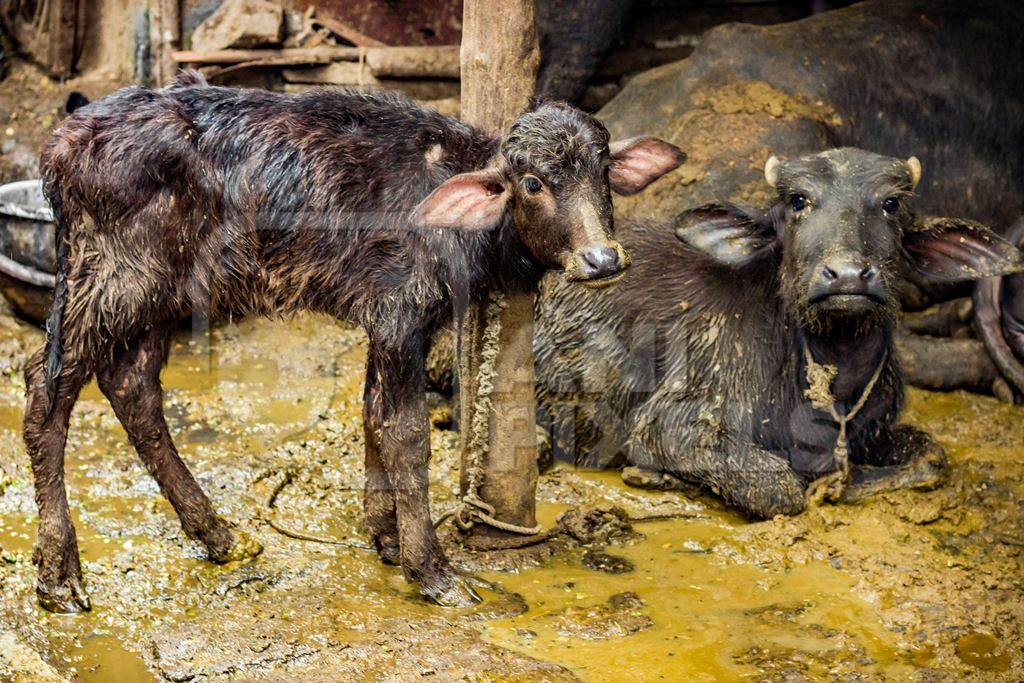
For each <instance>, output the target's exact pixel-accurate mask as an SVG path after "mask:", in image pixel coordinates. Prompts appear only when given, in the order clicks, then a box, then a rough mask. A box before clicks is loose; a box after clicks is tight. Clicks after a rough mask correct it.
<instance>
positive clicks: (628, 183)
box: [608, 137, 686, 195]
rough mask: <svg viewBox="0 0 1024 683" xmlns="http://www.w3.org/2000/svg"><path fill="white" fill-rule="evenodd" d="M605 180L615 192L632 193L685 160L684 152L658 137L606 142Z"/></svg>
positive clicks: (672, 169)
mask: <svg viewBox="0 0 1024 683" xmlns="http://www.w3.org/2000/svg"><path fill="white" fill-rule="evenodd" d="M608 152H609V153H610V154H611V155H612V165H611V167H610V168H609V169H608V181H609V183H611V186H612V190H614V191H615V193H616V194H621V195H630V194H636V193H637V192H639V191H640V190H642V189H644V188H645V187H647V186H648V185H650V184H651V183H653V182H654V181H655V180H657V179H658V178H660V177H661V176H663V175H665V174H666V173H668V172H669V171H674V170H675V169H677V168H679V165H680V164H682V163H683V162H684V161H686V153H685V152H683V151H682V150H681V149H679V148H678V147H676V146H675V145H673V144H672V143H670V142H665V141H664V140H661V139H659V138H652V137H639V138H629V139H628V140H616V141H615V142H612V143H611V144H610V145H608Z"/></svg>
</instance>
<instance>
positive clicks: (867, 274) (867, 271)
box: [860, 266, 875, 282]
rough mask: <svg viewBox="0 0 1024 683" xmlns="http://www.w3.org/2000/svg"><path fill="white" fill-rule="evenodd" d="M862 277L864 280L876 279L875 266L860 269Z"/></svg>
mask: <svg viewBox="0 0 1024 683" xmlns="http://www.w3.org/2000/svg"><path fill="white" fill-rule="evenodd" d="M860 279H861V280H863V281H864V282H871V281H872V280H874V279H875V268H874V266H868V267H866V268H864V269H863V270H861V271H860Z"/></svg>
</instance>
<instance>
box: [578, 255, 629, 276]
mask: <svg viewBox="0 0 1024 683" xmlns="http://www.w3.org/2000/svg"><path fill="white" fill-rule="evenodd" d="M579 261H580V271H581V272H582V273H583V275H584V276H585V277H587V278H599V277H607V276H608V275H614V274H615V273H617V272H619V271H620V270H621V269H622V265H621V264H620V263H619V251H618V250H617V249H615V248H614V247H588V248H587V249H584V250H583V251H582V252H581V253H580V255H579Z"/></svg>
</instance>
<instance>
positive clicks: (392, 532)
mask: <svg viewBox="0 0 1024 683" xmlns="http://www.w3.org/2000/svg"><path fill="white" fill-rule="evenodd" d="M383 428H384V420H383V416H382V415H381V397H380V385H379V380H378V377H377V368H376V365H375V363H374V361H373V356H372V354H371V356H370V358H369V359H368V360H367V363H366V388H365V390H364V391H363V435H364V437H365V438H364V441H365V444H366V446H365V451H366V486H365V489H364V492H363V513H364V516H365V520H366V528H367V531H368V532H369V534H370V539H371V540H372V541H373V545H374V547H376V548H377V554H379V555H380V559H381V560H382V561H384V562H386V563H387V564H398V563H399V562H400V561H401V557H400V546H399V544H398V522H397V520H396V517H395V492H394V489H393V487H392V486H391V480H390V479H389V478H388V474H387V472H386V471H385V469H384V463H383V462H381V458H380V437H381V432H382V430H383Z"/></svg>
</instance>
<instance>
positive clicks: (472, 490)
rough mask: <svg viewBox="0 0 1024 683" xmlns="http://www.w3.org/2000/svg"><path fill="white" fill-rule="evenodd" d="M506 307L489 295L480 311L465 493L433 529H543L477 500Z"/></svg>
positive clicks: (497, 294)
mask: <svg viewBox="0 0 1024 683" xmlns="http://www.w3.org/2000/svg"><path fill="white" fill-rule="evenodd" d="M507 306H508V304H507V303H506V302H505V296H504V295H503V294H502V293H501V292H495V291H492V292H490V294H489V296H488V302H487V307H486V308H485V309H484V330H483V334H482V335H481V341H482V343H481V354H480V355H481V359H480V368H479V370H478V372H477V395H476V400H475V401H474V403H473V411H472V419H471V420H470V424H469V428H468V429H467V430H466V431H465V432H463V435H464V436H463V438H465V439H467V442H466V446H465V448H464V451H465V453H466V482H467V485H466V492H465V493H464V494H463V496H462V498H461V499H460V500H459V503H458V504H457V505H456V506H455V507H453V508H451V509H450V510H447V511H446V512H445V513H444V514H442V515H441V516H440V517H438V519H437V521H436V522H435V523H434V526H435V527H438V526H441V524H443V523H444V522H445V521H446V520H447V519H448V518H449V517H451V518H453V519H454V520H455V525H456V526H457V527H458V528H459V529H460V530H462V531H469V530H470V529H472V528H473V527H474V526H475V525H476V524H478V523H479V524H486V525H488V526H491V527H494V528H495V529H500V530H501V531H507V532H509V533H512V534H522V535H523V536H534V535H536V534H539V533H540V532H541V530H542V529H543V527H542V526H541V525H540V524H537V525H536V526H533V527H527V526H521V525H518V524H511V523H509V522H503V521H501V520H500V519H497V518H496V517H495V516H494V514H495V509H494V506H493V505H491V504H490V503H488V502H487V501H485V500H483V499H482V498H480V485H481V483H482V480H483V474H484V465H483V463H484V457H485V453H486V451H487V443H488V433H489V427H490V412H491V407H492V405H493V404H492V402H491V394H493V393H494V375H495V369H494V365H495V362H496V359H497V357H498V350H499V340H500V336H501V312H502V310H503V309H505V308H506V307H507Z"/></svg>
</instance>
